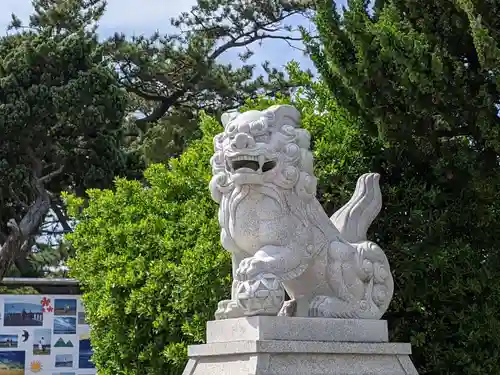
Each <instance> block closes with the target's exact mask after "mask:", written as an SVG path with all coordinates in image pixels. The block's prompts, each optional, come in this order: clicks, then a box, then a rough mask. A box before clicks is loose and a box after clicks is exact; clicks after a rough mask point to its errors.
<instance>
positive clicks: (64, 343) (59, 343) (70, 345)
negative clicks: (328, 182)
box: [54, 337, 74, 348]
mask: <svg viewBox="0 0 500 375" xmlns="http://www.w3.org/2000/svg"><path fill="white" fill-rule="evenodd" d="M73 347H74V345H73V343H72V342H71V340H70V339H67V340H66V341H65V340H64V339H63V338H62V337H59V338H58V339H57V341H56V343H55V344H54V348H73Z"/></svg>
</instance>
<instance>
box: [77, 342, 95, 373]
mask: <svg viewBox="0 0 500 375" xmlns="http://www.w3.org/2000/svg"><path fill="white" fill-rule="evenodd" d="M92 353H93V351H92V346H91V345H90V338H89V335H80V342H79V346H78V368H95V365H94V364H93V363H92V360H91V358H92Z"/></svg>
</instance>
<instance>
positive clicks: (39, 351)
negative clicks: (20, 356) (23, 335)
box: [33, 328, 52, 355]
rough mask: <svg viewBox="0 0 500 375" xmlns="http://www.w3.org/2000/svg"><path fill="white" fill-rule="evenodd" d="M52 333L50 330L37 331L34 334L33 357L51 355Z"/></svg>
mask: <svg viewBox="0 0 500 375" xmlns="http://www.w3.org/2000/svg"><path fill="white" fill-rule="evenodd" d="M51 342H52V332H51V330H50V329H48V328H44V329H35V331H34V332H33V355H50V343H51Z"/></svg>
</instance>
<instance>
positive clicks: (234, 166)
mask: <svg viewBox="0 0 500 375" xmlns="http://www.w3.org/2000/svg"><path fill="white" fill-rule="evenodd" d="M227 166H228V168H229V169H230V170H231V172H236V171H240V172H243V171H244V170H251V171H254V172H259V173H262V172H267V171H270V170H271V169H273V168H274V167H275V166H276V162H275V161H272V160H266V158H265V157H264V155H260V156H252V155H244V156H236V157H233V158H231V159H229V160H227Z"/></svg>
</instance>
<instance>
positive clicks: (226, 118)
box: [220, 111, 240, 128]
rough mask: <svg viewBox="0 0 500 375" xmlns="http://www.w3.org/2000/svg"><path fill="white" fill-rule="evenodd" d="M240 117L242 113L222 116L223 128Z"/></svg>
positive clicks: (233, 112) (230, 113)
mask: <svg viewBox="0 0 500 375" xmlns="http://www.w3.org/2000/svg"><path fill="white" fill-rule="evenodd" d="M239 115H240V113H239V112H237V111H231V112H225V113H223V114H222V116H221V117H220V120H221V122H222V126H224V128H225V127H226V125H227V124H229V123H230V122H231V121H233V120H234V119H235V118H236V117H238V116H239Z"/></svg>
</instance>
